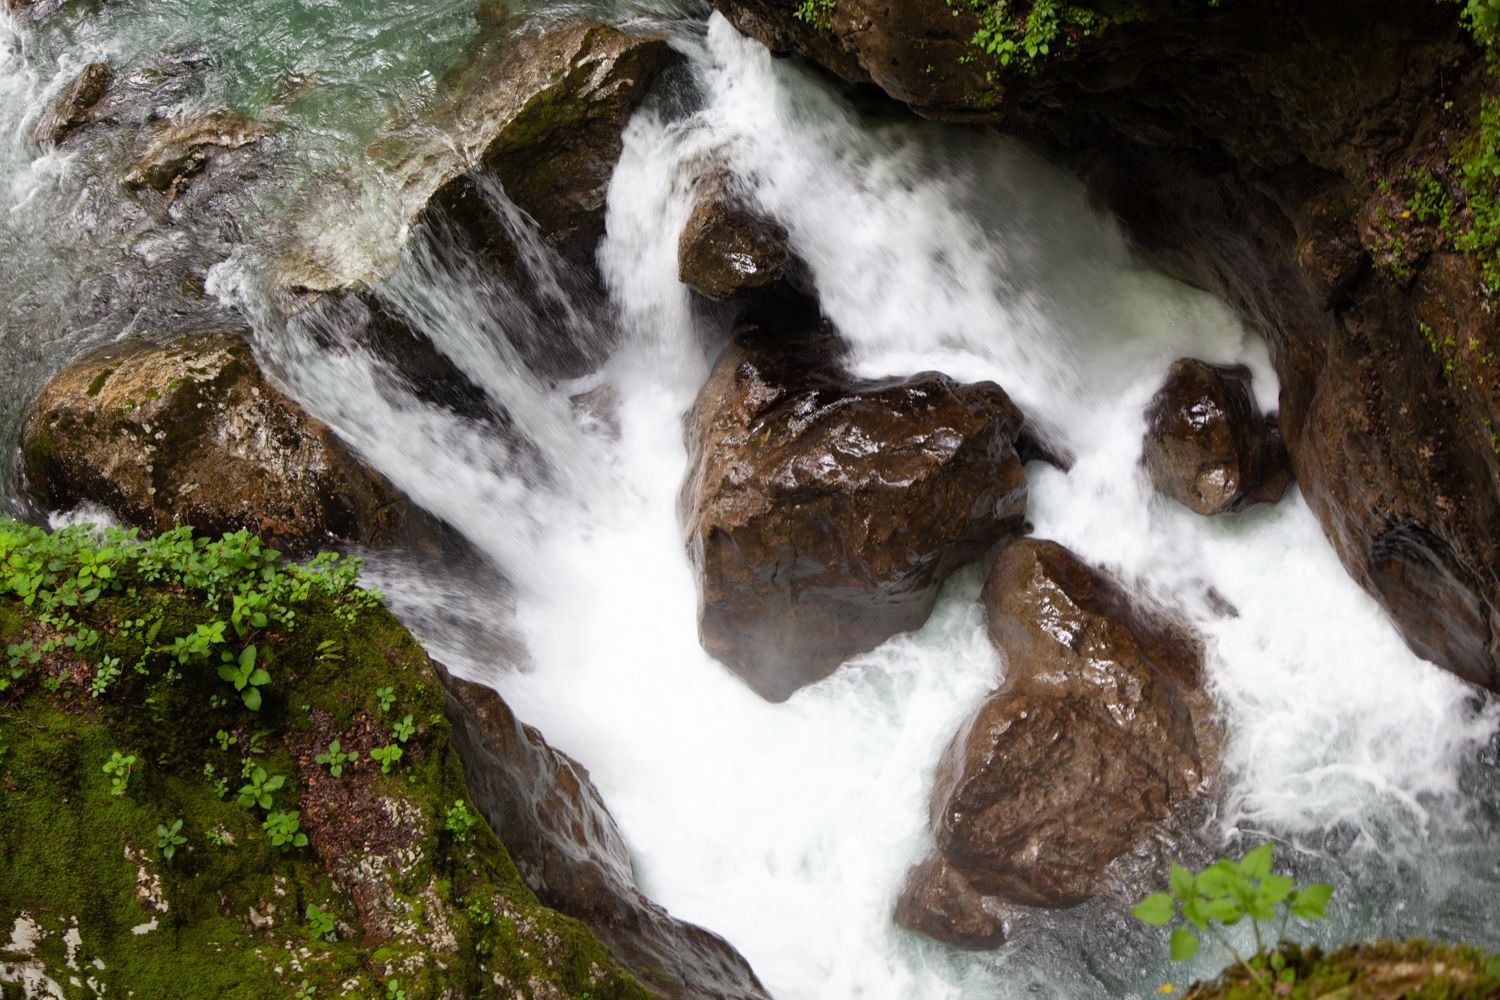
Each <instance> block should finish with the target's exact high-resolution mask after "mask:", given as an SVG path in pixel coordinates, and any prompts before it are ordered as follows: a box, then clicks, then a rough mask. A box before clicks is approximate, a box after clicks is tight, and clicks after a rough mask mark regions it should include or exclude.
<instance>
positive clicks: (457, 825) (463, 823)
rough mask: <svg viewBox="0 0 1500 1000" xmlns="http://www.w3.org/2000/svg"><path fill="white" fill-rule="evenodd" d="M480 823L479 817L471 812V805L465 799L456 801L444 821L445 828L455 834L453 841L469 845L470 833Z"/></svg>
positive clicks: (449, 808)
mask: <svg viewBox="0 0 1500 1000" xmlns="http://www.w3.org/2000/svg"><path fill="white" fill-rule="evenodd" d="M478 823H479V817H477V816H475V815H474V813H473V812H471V811H470V810H469V805H468V803H466V802H465V801H464V800H463V799H458V800H456V801H454V803H453V805H451V806H449V807H448V813H447V815H446V817H445V818H444V821H443V828H444V829H445V830H447V831H448V832H449V833H451V834H453V839H454V840H456V841H458V842H459V843H460V844H463V843H467V842H468V839H469V831H470V830H473V829H474V827H475V826H476V825H477V824H478Z"/></svg>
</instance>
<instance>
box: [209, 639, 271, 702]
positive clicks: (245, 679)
mask: <svg viewBox="0 0 1500 1000" xmlns="http://www.w3.org/2000/svg"><path fill="white" fill-rule="evenodd" d="M222 658H223V660H224V662H223V663H221V664H220V665H219V677H220V679H221V680H225V681H228V682H229V683H230V684H233V685H234V689H235V690H236V691H238V692H239V693H240V698H241V699H242V700H243V701H244V702H245V707H246V708H248V709H249V710H250V711H252V712H259V711H260V705H261V696H260V689H261V688H262V687H265V686H266V685H267V684H269V683H271V675H270V674H268V673H266V672H265V671H264V670H262V669H261V668H260V667H257V666H256V665H255V659H256V649H255V647H254V646H246V647H245V648H244V649H242V650H240V655H239V656H238V657H236V656H234V655H233V654H230V653H224V654H223V657H222Z"/></svg>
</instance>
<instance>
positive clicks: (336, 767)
mask: <svg viewBox="0 0 1500 1000" xmlns="http://www.w3.org/2000/svg"><path fill="white" fill-rule="evenodd" d="M358 759H359V754H356V753H344V749H343V747H341V746H339V741H338V740H334V741H333V742H332V743H329V744H328V752H327V753H320V754H318V755H317V756H316V757H314V758H313V760H315V761H317V762H318V763H319V764H323V765H325V766H327V768H328V773H329V774H331V775H333V776H334V777H335V778H341V777H343V775H344V765H345V764H349V763H352V762H354V761H355V760H358Z"/></svg>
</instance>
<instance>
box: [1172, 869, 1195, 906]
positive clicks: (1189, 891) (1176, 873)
mask: <svg viewBox="0 0 1500 1000" xmlns="http://www.w3.org/2000/svg"><path fill="white" fill-rule="evenodd" d="M1193 883H1194V879H1193V873H1192V872H1190V871H1188V870H1187V869H1186V868H1184V867H1182V866H1181V865H1179V864H1178V863H1177V862H1175V861H1174V862H1172V872H1171V874H1170V875H1169V876H1168V877H1167V884H1168V885H1170V886H1171V887H1172V895H1174V896H1176V897H1177V898H1178V899H1181V900H1184V901H1185V900H1189V899H1192V898H1193V897H1194V896H1195V895H1197V893H1195V892H1194V891H1193Z"/></svg>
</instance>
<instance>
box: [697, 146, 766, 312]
mask: <svg viewBox="0 0 1500 1000" xmlns="http://www.w3.org/2000/svg"><path fill="white" fill-rule="evenodd" d="M789 258H790V251H789V250H788V249H787V231H786V228H785V227H784V226H782V225H781V224H780V223H778V222H776V221H775V220H774V219H769V218H767V217H766V216H764V215H763V214H761V213H760V212H759V211H757V210H756V208H755V207H754V206H753V205H751V204H750V203H749V201H748V200H747V199H746V198H745V197H744V196H743V195H742V194H741V193H739V192H737V191H736V190H735V189H734V187H733V179H732V178H731V176H730V175H729V174H728V173H726V172H724V171H722V170H719V171H714V172H713V173H711V174H710V175H709V176H708V177H707V178H706V179H705V180H704V181H703V182H702V183H701V184H700V185H699V188H698V196H697V199H696V200H695V201H694V203H693V213H692V215H690V216H688V221H687V225H686V226H684V227H683V230H682V237H681V239H680V240H679V241H678V244H677V270H678V276H679V277H680V278H681V280H682V282H683V284H685V285H689V286H691V287H692V288H693V289H694V290H695V291H697V292H698V293H699V294H701V295H706V296H708V297H709V298H711V299H720V300H737V301H744V300H746V299H748V298H750V297H752V296H753V295H754V294H755V293H757V292H762V291H764V290H766V289H768V288H770V287H771V286H773V285H775V284H776V283H777V282H780V281H783V280H785V278H786V276H787V266H788V264H789Z"/></svg>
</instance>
